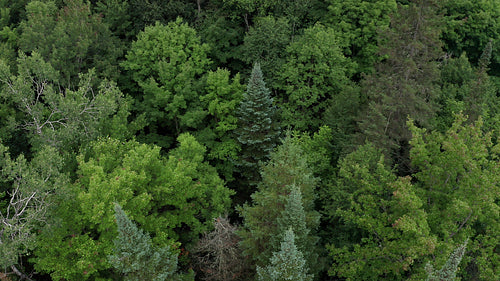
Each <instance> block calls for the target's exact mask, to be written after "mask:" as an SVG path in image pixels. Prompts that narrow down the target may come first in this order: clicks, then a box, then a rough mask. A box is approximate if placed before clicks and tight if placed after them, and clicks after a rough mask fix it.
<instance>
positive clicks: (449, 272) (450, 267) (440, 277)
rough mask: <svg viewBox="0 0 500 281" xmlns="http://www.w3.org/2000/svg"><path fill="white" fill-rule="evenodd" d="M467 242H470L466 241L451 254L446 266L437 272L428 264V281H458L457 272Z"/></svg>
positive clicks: (426, 268)
mask: <svg viewBox="0 0 500 281" xmlns="http://www.w3.org/2000/svg"><path fill="white" fill-rule="evenodd" d="M467 242H469V240H468V239H467V240H465V242H464V243H463V244H462V245H460V246H458V248H456V249H455V251H453V253H451V255H450V257H449V258H448V260H447V261H446V264H445V265H443V267H442V268H441V269H440V270H438V271H436V270H435V269H434V268H433V267H432V265H431V264H430V263H427V265H426V266H425V270H426V271H427V274H428V275H427V278H426V279H425V280H426V281H454V280H456V279H455V278H456V272H457V270H458V265H459V264H460V261H462V257H463V256H464V254H465V249H466V248H467Z"/></svg>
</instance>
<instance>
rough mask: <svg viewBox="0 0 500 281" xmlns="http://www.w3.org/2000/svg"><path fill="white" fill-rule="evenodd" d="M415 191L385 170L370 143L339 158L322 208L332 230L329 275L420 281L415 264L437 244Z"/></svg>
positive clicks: (408, 179) (420, 269) (420, 276)
mask: <svg viewBox="0 0 500 281" xmlns="http://www.w3.org/2000/svg"><path fill="white" fill-rule="evenodd" d="M415 189H416V188H415V186H413V184H412V183H411V178H410V177H403V178H398V177H397V176H396V175H395V174H394V172H393V171H391V170H390V169H388V168H387V167H386V165H385V164H384V157H383V155H382V154H381V153H380V151H378V150H377V149H376V148H375V147H374V146H373V145H371V144H366V145H364V146H360V147H359V148H358V149H357V150H356V151H354V152H352V153H350V154H348V155H347V156H346V157H345V158H344V159H342V160H341V161H340V163H339V171H338V174H337V178H336V179H335V182H334V183H333V184H332V186H331V187H330V189H329V191H330V196H329V197H328V199H329V201H328V202H329V204H327V205H325V206H324V209H325V216H326V217H327V218H328V219H329V224H330V225H331V227H332V228H333V229H331V230H330V231H329V233H331V234H330V235H331V236H333V237H331V238H330V241H331V244H330V245H328V246H327V247H328V249H329V250H330V254H331V256H332V258H333V265H332V267H331V268H330V271H329V274H330V275H332V276H336V277H340V278H346V280H380V279H390V280H407V278H408V276H411V277H412V278H415V280H421V279H422V274H423V270H422V268H420V267H419V265H421V262H422V261H425V260H426V257H427V256H429V255H431V254H433V253H434V251H435V248H436V246H437V245H436V244H437V239H436V236H435V235H434V234H433V233H432V232H431V228H430V226H429V223H428V219H427V216H428V214H427V213H426V211H425V210H424V208H423V207H424V206H423V205H424V201H423V200H422V199H421V198H420V197H419V196H418V193H417V191H416V190H415ZM419 278H420V279H419Z"/></svg>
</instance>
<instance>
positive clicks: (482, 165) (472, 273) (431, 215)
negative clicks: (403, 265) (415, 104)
mask: <svg viewBox="0 0 500 281" xmlns="http://www.w3.org/2000/svg"><path fill="white" fill-rule="evenodd" d="M465 121H466V118H465V117H464V116H462V115H458V116H456V120H455V122H454V123H453V125H452V126H451V128H450V129H449V130H448V131H447V132H446V133H439V132H431V133H425V130H424V129H418V128H416V126H415V125H413V124H410V127H411V131H412V133H413V135H414V137H413V139H412V141H411V144H412V150H411V158H412V164H413V165H415V167H417V168H418V170H419V172H418V173H417V174H416V175H415V176H416V178H417V179H418V181H419V185H420V186H421V189H422V198H426V205H425V206H424V208H425V210H426V212H427V214H428V221H429V226H430V227H431V229H432V232H433V233H435V234H436V235H437V236H438V237H439V239H440V240H441V241H443V243H442V245H441V248H442V249H443V250H444V251H451V249H452V247H454V246H453V245H454V242H455V243H457V241H464V240H465V239H466V238H469V237H470V239H471V241H470V243H469V253H468V254H467V256H466V257H465V258H464V262H465V263H466V264H467V268H468V271H467V272H462V275H463V276H465V277H467V279H473V278H478V276H479V278H484V279H486V280H488V279H493V280H494V279H497V278H498V268H500V264H499V262H498V261H499V258H498V253H495V250H493V249H494V248H495V247H496V246H494V245H498V238H497V237H493V236H490V233H495V232H498V231H499V227H500V223H499V221H500V216H499V212H498V211H499V210H500V208H499V206H498V200H497V199H496V198H498V192H499V186H498V180H499V175H500V171H499V169H500V165H499V159H500V157H499V153H500V150H499V146H498V144H496V145H495V144H494V143H493V141H492V139H491V133H485V132H483V130H482V119H481V118H480V119H479V120H478V121H477V122H475V123H474V124H470V125H467V124H465Z"/></svg>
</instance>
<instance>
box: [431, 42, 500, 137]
mask: <svg viewBox="0 0 500 281" xmlns="http://www.w3.org/2000/svg"><path fill="white" fill-rule="evenodd" d="M491 52H492V43H491V42H490V43H488V44H487V45H486V47H485V49H484V51H483V54H482V56H481V59H480V62H479V66H477V67H473V66H472V65H471V64H470V62H469V60H468V58H467V56H466V55H465V53H463V54H462V55H461V56H460V57H459V58H448V59H446V60H445V61H444V62H443V65H442V67H441V73H442V74H441V87H442V90H441V92H442V94H441V96H440V98H439V99H438V102H439V103H440V107H441V109H440V111H439V112H438V115H437V122H436V126H438V127H439V128H440V129H441V130H442V131H443V132H445V131H446V130H447V129H448V128H449V127H451V125H452V124H453V122H454V121H455V114H457V113H459V112H463V113H464V114H466V115H467V116H468V118H469V122H471V123H472V122H475V121H476V120H477V119H478V118H479V116H481V117H482V118H483V121H484V129H485V130H486V131H490V130H497V128H498V124H500V123H499V120H500V119H499V118H500V112H499V110H498V98H497V96H496V92H497V89H496V86H495V85H494V82H493V79H492V78H493V77H490V76H489V75H488V74H487V71H488V66H489V64H490V59H491V55H492V53H491Z"/></svg>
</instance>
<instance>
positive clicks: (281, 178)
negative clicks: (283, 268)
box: [239, 137, 319, 267]
mask: <svg viewBox="0 0 500 281" xmlns="http://www.w3.org/2000/svg"><path fill="white" fill-rule="evenodd" d="M306 158H307V156H306V155H305V152H303V151H302V149H301V147H300V145H299V144H298V143H296V142H294V141H293V140H292V139H291V137H287V138H286V139H285V140H284V142H283V144H282V145H280V146H279V147H278V148H277V150H276V151H275V152H274V153H272V154H271V159H270V160H269V162H268V163H267V164H266V165H265V166H263V167H262V170H261V174H262V181H261V182H260V184H259V185H258V186H257V191H256V192H255V193H253V194H252V204H245V205H243V207H241V208H240V209H239V212H240V215H241V216H242V217H243V227H242V229H241V231H240V232H239V235H240V237H241V238H242V242H241V246H242V249H243V253H244V254H245V255H249V256H250V258H251V259H252V260H253V261H254V262H255V264H256V265H258V266H261V267H262V266H265V265H267V264H268V261H269V259H270V258H271V256H272V253H273V252H275V251H278V249H279V242H277V241H276V239H280V237H281V236H280V235H282V233H283V232H281V231H282V230H283V229H282V228H286V227H287V224H288V223H290V224H292V225H296V226H300V225H302V226H303V223H304V222H305V227H306V229H308V230H309V231H310V232H309V234H308V235H307V237H306V236H305V235H304V236H302V235H303V234H302V233H301V234H300V235H301V236H298V237H300V239H301V241H299V243H300V247H306V245H307V247H309V248H308V249H306V250H307V251H308V252H309V251H310V252H309V253H311V254H310V255H309V254H308V255H307V256H306V258H310V257H313V256H314V251H315V248H314V246H315V243H316V242H317V238H316V237H315V231H316V229H317V228H318V225H319V214H318V212H316V211H315V210H314V200H315V198H316V195H315V187H316V184H317V180H318V179H317V178H315V177H314V176H313V174H312V170H311V168H310V167H309V166H308V163H307V160H306ZM293 188H297V189H300V193H301V194H302V200H301V202H298V199H299V198H298V197H299V196H298V195H297V196H295V197H294V199H293V200H292V201H290V205H289V206H288V210H287V211H286V212H285V213H283V212H284V210H285V205H287V201H288V200H289V198H290V197H289V195H288V194H290V192H291V190H292V189H293ZM300 204H301V205H302V208H303V210H304V213H305V214H304V217H305V219H304V222H302V221H298V220H297V219H298V218H291V217H290V216H291V215H292V213H294V212H295V211H297V210H299V209H300ZM280 227H281V228H280ZM278 241H279V240H278ZM307 262H308V263H309V264H312V263H315V264H316V265H317V264H318V261H317V259H315V260H307Z"/></svg>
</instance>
